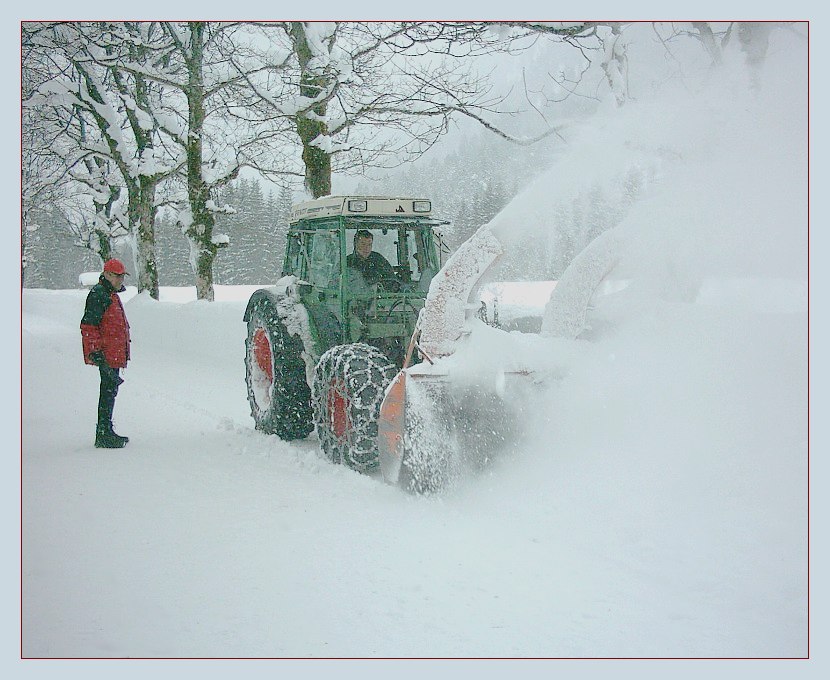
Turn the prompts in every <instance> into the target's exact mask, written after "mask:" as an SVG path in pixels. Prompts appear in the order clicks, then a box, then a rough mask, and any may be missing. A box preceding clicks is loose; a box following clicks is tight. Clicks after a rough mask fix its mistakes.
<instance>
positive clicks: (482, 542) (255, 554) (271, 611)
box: [21, 67, 808, 675]
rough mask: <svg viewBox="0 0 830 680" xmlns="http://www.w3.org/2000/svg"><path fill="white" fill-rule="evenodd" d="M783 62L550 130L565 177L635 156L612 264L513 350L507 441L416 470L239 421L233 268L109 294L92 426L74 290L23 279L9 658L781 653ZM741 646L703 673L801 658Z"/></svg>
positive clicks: (789, 140)
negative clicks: (118, 382)
mask: <svg viewBox="0 0 830 680" xmlns="http://www.w3.org/2000/svg"><path fill="white" fill-rule="evenodd" d="M782 74H784V75H787V78H782V79H781V80H780V82H781V83H784V84H783V85H782V86H781V88H779V89H778V90H775V91H774V92H772V93H768V97H767V98H766V99H761V100H753V99H751V98H748V97H747V98H744V97H743V95H742V94H740V93H739V92H738V91H737V90H736V91H730V93H731V94H732V95H734V96H730V97H726V96H721V97H719V98H715V99H713V100H711V101H703V100H702V99H695V98H694V97H690V98H687V99H682V100H681V99H677V100H674V101H670V102H666V101H664V102H662V103H661V104H660V105H659V106H656V107H649V106H647V105H646V104H642V105H639V106H641V107H642V108H639V109H638V108H635V107H636V106H638V105H636V104H632V109H631V112H630V113H629V112H623V113H622V114H621V115H609V116H608V119H607V120H604V119H602V118H600V119H598V120H597V121H596V127H595V130H594V132H595V134H594V135H592V137H591V139H592V142H591V143H592V144H593V147H590V148H589V146H588V145H587V142H586V145H585V146H582V147H579V148H574V150H573V153H572V155H571V156H570V157H566V160H568V162H569V164H568V166H567V169H568V173H569V177H570V178H571V179H569V180H568V181H569V182H572V178H573V177H578V176H583V177H584V178H585V181H586V183H587V185H588V186H590V185H591V184H592V182H595V181H596V182H606V181H608V182H613V181H614V177H617V176H618V175H619V173H620V172H625V171H627V170H628V169H630V167H631V164H632V163H633V164H636V165H637V167H638V168H640V169H641V170H642V173H643V176H644V177H648V178H649V183H648V187H647V191H646V192H645V193H644V195H643V196H642V199H641V200H640V201H639V202H638V203H637V204H636V205H635V206H633V207H632V208H631V210H630V212H629V213H628V216H627V217H626V218H625V220H624V223H623V224H622V225H621V227H620V235H621V236H620V238H621V241H620V243H621V244H622V247H621V250H620V263H619V279H620V280H624V281H626V282H631V285H630V286H628V287H626V288H625V289H624V290H621V291H619V292H618V294H616V295H607V296H605V297H598V298H596V299H595V300H594V303H593V304H592V310H591V315H592V316H591V318H590V319H589V321H591V323H592V326H591V332H590V333H589V334H587V335H586V337H584V338H582V339H578V340H574V341H568V342H567V344H563V343H564V341H562V342H554V341H551V342H550V344H549V345H547V349H545V350H543V352H544V353H545V356H544V357H541V356H539V357H538V358H539V359H540V360H541V359H543V358H544V359H545V360H550V359H551V357H552V356H553V355H555V354H556V353H557V352H558V351H559V350H561V349H563V348H565V349H567V351H566V352H565V353H564V354H562V356H561V361H560V362H559V363H560V364H561V365H562V367H563V368H564V369H565V370H564V371H563V372H562V373H561V377H560V379H558V380H556V381H554V382H552V383H551V384H550V385H549V386H548V387H547V388H546V390H545V391H544V392H543V393H542V394H540V395H539V397H538V398H537V399H536V400H535V401H534V402H533V403H528V404H524V405H523V406H524V414H525V416H526V422H525V424H524V428H525V431H526V441H525V443H524V444H523V445H522V447H520V448H519V449H517V450H514V451H511V452H510V453H509V454H505V455H504V456H502V457H501V458H499V459H497V460H496V461H495V462H494V463H493V464H492V465H491V466H490V467H489V468H488V469H487V470H485V471H484V472H483V473H481V474H478V475H474V476H469V477H467V478H465V479H463V480H462V481H461V482H460V483H459V484H457V485H456V486H454V487H452V488H450V489H448V490H447V491H446V492H444V493H442V494H438V495H435V496H430V497H416V496H412V495H409V494H406V493H404V492H402V491H400V490H399V489H397V488H394V487H391V486H388V485H385V484H384V483H383V482H382V481H380V480H377V479H374V478H369V477H365V476H361V475H359V474H357V473H354V472H352V471H350V470H347V469H345V468H342V467H338V466H335V465H332V464H330V463H328V462H326V461H324V460H323V459H322V458H321V457H320V455H319V453H318V451H317V444H316V440H315V439H314V437H313V436H312V437H310V438H309V439H308V440H307V441H302V442H295V443H290V444H289V443H284V442H281V441H279V440H277V439H275V438H274V437H268V436H265V435H262V434H261V433H259V432H256V431H255V430H254V428H253V421H252V419H251V417H250V414H249V409H248V404H247V401H246V394H245V381H244V366H243V355H244V349H243V341H244V338H245V325H244V323H243V322H242V313H243V310H244V306H245V301H246V300H247V297H248V295H249V294H250V292H251V289H250V288H223V287H221V286H220V287H218V288H217V296H216V297H217V299H216V302H213V303H206V302H198V301H195V300H194V299H193V298H194V296H195V295H194V293H193V291H192V290H181V289H168V288H163V289H162V299H161V301H160V302H155V301H153V300H150V299H149V298H148V297H147V296H146V295H144V294H142V295H135V290H134V289H132V290H129V291H128V292H127V293H125V294H123V295H124V300H125V308H126V312H127V315H128V318H129V320H130V324H131V327H132V333H133V340H134V342H133V349H132V352H133V360H132V361H131V363H130V365H129V367H128V369H127V370H126V372H125V374H124V377H125V379H126V382H125V383H124V385H123V386H122V388H121V392H120V394H119V396H118V400H117V403H116V411H115V421H116V430H117V431H118V432H120V433H122V434H127V435H128V436H129V437H130V443H129V444H128V446H127V447H126V448H125V449H123V450H116V451H104V450H97V449H95V448H93V446H92V442H93V434H94V423H95V404H96V399H97V386H98V377H97V372H96V371H95V370H94V369H92V368H91V367H88V366H85V365H84V364H83V362H82V358H81V350H80V335H79V330H78V323H79V320H80V317H81V314H82V310H83V303H84V297H85V291H82V290H74V291H45V290H24V291H23V296H22V338H21V340H22V458H21V465H22V485H21V491H22V505H21V510H22V561H21V569H22V574H21V576H22V592H21V595H22V650H21V651H22V655H23V656H24V657H125V656H129V657H163V658H167V657H199V658H202V657H234V658H237V657H280V658H285V657H338V658H339V657H369V658H377V657H511V658H512V657H545V658H550V657H567V658H573V657H591V658H597V657H684V658H685V657H753V658H754V657H803V656H805V655H806V654H807V652H808V646H807V645H808V629H807V624H808V619H807V614H808V611H807V605H808V599H807V594H808V593H807V567H808V563H807V548H808V544H807V519H808V507H807V491H808V486H807V485H808V478H807V462H808V461H807V453H808V451H807V443H808V442H807V437H808V425H807V379H808V373H807V341H808V329H807V318H808V317H807V312H808V309H807V298H806V290H807V270H806V264H807V263H806V259H807V253H806V243H807V232H806V229H807V222H806V210H807V203H806V186H807V184H806V182H807V167H806V153H807V140H806V100H805V89H804V81H803V80H802V79H801V78H802V77H803V74H801V73H795V74H794V75H793V74H789V73H788V72H787V70H786V69H785V68H783V67H782V68H781V69H780V73H779V74H778V75H779V76H780V75H782ZM774 75H775V71H773V73H772V74H771V75H770V77H773V76H774ZM790 76H793V77H790ZM776 82H777V81H776ZM722 94H723V93H722ZM679 96H680V95H678V97H679ZM620 135H623V138H622V139H620ZM580 139H582V140H583V141H584V140H585V139H586V138H585V137H579V136H576V137H575V141H574V144H575V145H578V143H579V142H578V140H580ZM614 139H616V140H617V141H616V142H614V143H612V141H611V140H614ZM626 149H628V150H629V151H630V153H628V154H627V153H626V151H625V150H626ZM580 157H581V158H583V160H582V161H581V162H579V161H577V160H576V159H578V158H580ZM600 158H604V159H605V161H606V164H604V165H600V166H597V164H596V161H597V159H600ZM656 159H659V160H656ZM612 166H613V167H612ZM592 169H595V170H597V173H596V177H593V176H591V175H590V172H591V170H592ZM562 176H563V173H562V168H561V167H559V168H557V167H553V168H552V169H551V172H550V173H549V174H548V175H546V176H543V177H541V178H540V179H539V180H538V181H537V182H536V184H535V185H534V186H531V187H529V188H528V191H527V192H526V193H525V194H524V195H522V196H519V197H518V198H517V199H516V200H515V201H514V202H513V203H512V204H511V205H510V206H508V208H507V209H505V211H503V213H502V214H501V215H499V216H497V217H496V219H495V220H494V221H493V224H492V225H491V228H492V229H493V230H494V232H496V233H498V231H499V229H500V228H501V227H503V226H505V225H509V224H510V223H511V221H512V223H513V224H520V223H521V224H526V225H531V226H533V227H534V228H537V229H539V230H543V229H545V228H551V227H550V225H548V226H546V225H545V224H544V220H543V216H544V215H545V210H544V205H542V204H541V201H543V200H548V201H550V202H551V204H553V203H554V202H556V201H559V200H562V199H567V196H568V193H567V192H568V191H571V192H575V191H580V190H581V189H580V188H579V187H577V186H576V185H572V186H570V188H569V187H568V186H564V185H563V183H562V182H561V181H560V180H561V178H562ZM269 283H270V282H269ZM557 287H558V286H557ZM514 302H515V301H514ZM531 306H533V307H534V308H535V309H538V301H535V302H534V304H533V305H531ZM479 330H481V329H479ZM484 330H486V329H484ZM487 332H490V333H495V331H491V330H490V331H487ZM478 336H479V337H478V338H476V337H475V336H473V338H472V340H473V341H475V342H482V343H484V344H485V345H486V344H487V335H486V333H479V334H478ZM516 340H517V342H518V343H519V344H520V345H521V346H523V347H529V346H531V344H532V346H533V347H542V346H543V343H542V344H540V342H541V341H539V339H538V338H537V339H536V341H535V342H533V343H523V342H519V341H521V340H522V338H521V337H520V336H516ZM559 340H560V339H557V341H559ZM483 349H486V348H483ZM525 358H526V359H528V360H531V361H532V360H533V359H534V357H533V356H528V357H525ZM766 664H767V665H764V666H760V667H759V666H753V667H752V668H751V669H747V668H745V667H742V666H738V665H735V662H733V665H731V666H727V671H726V672H727V673H728V672H729V670H731V671H732V672H733V673H743V672H752V673H753V674H755V675H757V674H763V673H767V672H772V671H778V672H780V673H785V674H790V673H795V672H798V670H799V669H798V668H795V667H794V666H793V665H792V662H790V664H789V665H788V664H783V665H782V664H781V663H776V662H766ZM84 668H86V667H84ZM154 668H155V666H150V665H148V666H146V667H141V668H139V669H135V668H134V667H132V666H127V667H125V666H123V665H122V666H119V667H117V671H118V672H119V674H120V673H122V672H133V671H135V670H142V669H143V670H144V671H146V672H149V671H150V670H151V669H154ZM181 668H184V667H181ZM181 668H180V670H181ZM249 668H250V667H249ZM277 668H280V667H277ZM305 668H306V669H307V668H308V667H307V666H306V667H305ZM315 668H316V669H318V670H320V669H326V668H328V667H325V666H322V667H321V666H317V667H315ZM385 668H389V667H386V666H375V667H374V668H373V670H375V671H377V670H381V669H385ZM433 668H436V667H435V666H433V665H423V666H420V667H416V672H418V673H419V675H422V674H423V673H425V672H432V670H433ZM460 668H461V667H458V669H460ZM499 668H501V667H499V666H498V664H497V663H496V668H494V662H491V663H490V665H489V666H485V667H483V668H481V667H476V668H475V669H474V670H472V672H476V673H479V674H484V673H486V672H494V671H498V670H499ZM520 668H521V667H520ZM523 668H524V670H526V671H528V672H530V671H533V670H538V669H539V668H540V667H539V666H538V665H533V664H532V663H531V662H528V665H527V666H524V667H523ZM566 668H567V669H569V670H572V671H574V672H581V671H584V670H585V669H586V666H584V665H583V666H577V667H575V668H574V667H573V666H567V667H566ZM720 669H721V666H717V667H716V666H714V665H707V666H703V665H700V666H697V667H696V668H695V670H694V671H693V672H696V673H698V674H700V673H704V672H705V673H709V674H711V673H712V672H713V671H714V670H720ZM99 670H100V667H99ZM348 670H351V671H354V670H357V667H354V666H353V667H350V668H348ZM503 670H504V669H503V668H502V671H503ZM554 670H558V668H557V667H554ZM589 670H594V671H598V672H600V673H601V672H602V671H603V670H607V671H608V672H614V673H616V672H619V671H618V670H617V669H616V668H615V667H612V666H610V665H605V666H594V667H592V668H590V669H589ZM626 670H628V671H629V672H640V671H639V666H634V665H630V666H628V667H627V668H626ZM646 671H653V672H655V673H656V672H658V671H659V672H660V673H672V674H676V672H677V667H671V668H666V667H664V666H660V667H656V666H654V665H652V666H651V667H647V669H646ZM322 672H325V670H323V671H322Z"/></svg>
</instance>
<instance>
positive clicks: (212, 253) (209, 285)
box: [185, 21, 217, 301]
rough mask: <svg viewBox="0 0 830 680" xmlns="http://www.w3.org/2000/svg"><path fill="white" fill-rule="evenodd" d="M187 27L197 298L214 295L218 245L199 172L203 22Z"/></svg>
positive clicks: (190, 232) (189, 189)
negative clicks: (214, 273) (214, 238)
mask: <svg viewBox="0 0 830 680" xmlns="http://www.w3.org/2000/svg"><path fill="white" fill-rule="evenodd" d="M189 27H190V43H189V45H188V49H187V54H186V56H185V61H186V64H187V89H186V95H187V108H188V119H187V120H188V132H187V142H186V143H187V148H186V153H187V198H188V201H189V203H190V213H191V217H192V222H191V224H190V227H189V228H188V230H187V231H186V232H185V233H186V235H187V237H188V238H189V239H190V240H191V241H192V242H193V248H192V251H193V253H194V257H193V265H194V267H195V271H194V274H195V275H196V298H197V299H198V300H210V301H213V299H214V292H213V261H214V260H215V258H216V250H217V246H216V244H214V243H213V227H214V225H215V222H216V220H215V218H214V216H213V213H212V212H211V210H209V208H208V201H209V199H210V186H209V185H208V184H207V182H205V179H204V176H203V173H202V164H203V160H204V145H203V142H202V140H203V134H204V125H205V115H206V114H205V84H204V78H203V67H204V46H205V23H204V22H201V21H193V22H190V24H189Z"/></svg>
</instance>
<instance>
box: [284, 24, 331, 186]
mask: <svg viewBox="0 0 830 680" xmlns="http://www.w3.org/2000/svg"><path fill="white" fill-rule="evenodd" d="M306 30H307V27H306V25H305V24H304V23H302V22H299V21H295V22H292V24H291V38H292V40H293V42H294V51H295V53H296V55H297V60H298V61H299V64H300V95H301V96H302V97H307V98H309V99H315V98H316V97H319V96H320V94H321V93H323V92H325V91H326V88H327V87H328V86H329V85H330V83H328V80H327V78H326V77H325V75H323V73H322V72H321V70H320V60H319V58H317V59H315V57H319V55H316V54H315V53H314V51H313V50H312V47H311V43H310V41H309V39H308V36H307V34H306ZM325 116H326V104H325V103H324V102H323V103H320V104H317V105H315V106H313V107H312V108H311V109H310V110H307V111H300V112H299V113H298V114H297V117H296V122H297V135H299V137H300V141H301V142H302V145H303V154H302V157H303V165H304V166H305V186H306V189H308V191H309V192H310V193H311V195H312V196H313V197H314V198H319V197H320V196H327V195H329V194H330V193H331V155H330V154H329V152H328V150H327V149H324V148H322V147H320V146H318V145H315V144H314V142H315V140H318V139H319V138H321V137H323V136H325V135H326V134H327V133H328V129H327V127H326V121H325Z"/></svg>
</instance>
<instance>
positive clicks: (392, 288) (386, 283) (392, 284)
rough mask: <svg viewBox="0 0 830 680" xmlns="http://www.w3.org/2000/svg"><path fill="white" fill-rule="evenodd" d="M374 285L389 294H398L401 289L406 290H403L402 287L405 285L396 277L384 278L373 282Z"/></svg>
mask: <svg viewBox="0 0 830 680" xmlns="http://www.w3.org/2000/svg"><path fill="white" fill-rule="evenodd" d="M375 283H377V284H378V285H379V286H380V287H381V288H383V289H384V290H387V291H389V292H390V293H398V292H400V291H401V290H402V289H403V290H406V289H404V288H403V286H404V285H405V284H404V282H403V281H401V280H400V279H399V278H397V277H396V276H384V277H382V278H380V279H378V280H377V281H375Z"/></svg>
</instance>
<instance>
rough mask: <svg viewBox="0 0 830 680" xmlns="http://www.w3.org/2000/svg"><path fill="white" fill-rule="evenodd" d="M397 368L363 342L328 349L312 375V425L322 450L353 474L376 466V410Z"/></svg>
mask: <svg viewBox="0 0 830 680" xmlns="http://www.w3.org/2000/svg"><path fill="white" fill-rule="evenodd" d="M396 373H397V368H396V367H395V365H394V364H392V362H390V361H389V359H387V358H386V356H385V355H384V354H383V353H382V352H381V351H380V350H378V349H377V348H376V347H372V346H371V345H366V344H363V343H355V344H351V345H337V346H335V347H332V348H331V349H330V350H328V351H327V352H326V353H325V354H323V356H321V357H320V361H319V362H318V363H317V368H316V369H315V373H314V382H313V385H312V401H313V403H314V424H315V425H316V426H317V437H318V439H319V440H320V447H321V448H322V449H323V453H325V454H326V456H327V457H328V458H329V459H330V460H332V461H333V462H335V463H343V464H344V465H347V466H348V467H350V468H352V469H353V470H357V471H358V472H373V471H375V470H376V469H377V468H378V464H379V463H378V450H377V435H378V414H379V412H380V404H381V402H382V401H383V397H384V393H385V392H386V388H387V386H388V385H389V383H390V382H392V378H394V377H395V374H396Z"/></svg>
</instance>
